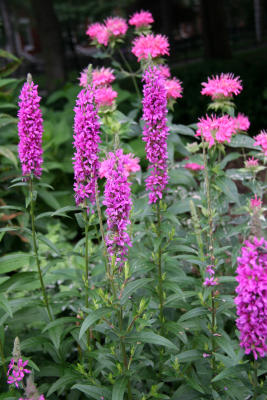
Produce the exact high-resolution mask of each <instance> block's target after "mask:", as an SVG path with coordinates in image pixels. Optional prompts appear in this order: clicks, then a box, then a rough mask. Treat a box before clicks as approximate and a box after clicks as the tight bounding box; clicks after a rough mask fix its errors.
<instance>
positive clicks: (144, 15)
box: [129, 10, 154, 28]
mask: <svg viewBox="0 0 267 400" xmlns="http://www.w3.org/2000/svg"><path fill="white" fill-rule="evenodd" d="M153 22H154V18H153V16H152V14H151V13H150V12H149V11H143V10H141V11H139V12H136V13H135V14H134V15H133V16H132V17H131V18H130V19H129V25H134V26H135V27H136V28H140V27H143V26H149V25H150V24H152V23H153Z"/></svg>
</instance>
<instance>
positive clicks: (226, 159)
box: [220, 152, 241, 169]
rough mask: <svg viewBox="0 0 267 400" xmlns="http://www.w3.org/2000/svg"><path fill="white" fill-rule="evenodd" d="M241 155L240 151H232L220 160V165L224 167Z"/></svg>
mask: <svg viewBox="0 0 267 400" xmlns="http://www.w3.org/2000/svg"><path fill="white" fill-rule="evenodd" d="M239 157H241V154H239V153H236V152H235V153H230V154H228V155H227V156H226V157H224V159H223V160H222V161H221V162H220V167H221V168H222V169H223V168H224V167H225V166H226V165H227V164H228V163H229V162H230V161H233V160H236V159H237V158H239Z"/></svg>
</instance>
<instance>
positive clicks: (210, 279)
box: [203, 265, 219, 286]
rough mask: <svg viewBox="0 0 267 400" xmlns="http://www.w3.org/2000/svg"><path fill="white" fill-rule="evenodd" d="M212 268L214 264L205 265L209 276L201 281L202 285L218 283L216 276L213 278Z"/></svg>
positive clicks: (215, 284)
mask: <svg viewBox="0 0 267 400" xmlns="http://www.w3.org/2000/svg"><path fill="white" fill-rule="evenodd" d="M214 268H215V267H214V265H208V266H207V268H206V272H207V274H208V275H209V277H206V278H205V280H204V282H203V285H204V286H217V285H218V284H219V282H218V278H214V274H215V271H214Z"/></svg>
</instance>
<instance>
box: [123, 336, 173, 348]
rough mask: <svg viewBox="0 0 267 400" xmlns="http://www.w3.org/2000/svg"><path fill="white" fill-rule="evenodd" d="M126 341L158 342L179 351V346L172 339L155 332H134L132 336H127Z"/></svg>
mask: <svg viewBox="0 0 267 400" xmlns="http://www.w3.org/2000/svg"><path fill="white" fill-rule="evenodd" d="M126 341H127V342H130V343H133V342H142V343H149V344H157V345H159V346H164V347H168V348H170V349H172V350H176V351H177V347H176V346H175V344H174V343H172V342H171V341H170V340H168V339H166V338H165V337H163V336H160V335H157V334H156V333H153V332H140V333H138V334H133V335H131V336H128V337H126Z"/></svg>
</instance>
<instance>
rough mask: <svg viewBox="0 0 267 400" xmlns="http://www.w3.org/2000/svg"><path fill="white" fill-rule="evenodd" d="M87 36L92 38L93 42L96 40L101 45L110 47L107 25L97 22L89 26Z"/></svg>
mask: <svg viewBox="0 0 267 400" xmlns="http://www.w3.org/2000/svg"><path fill="white" fill-rule="evenodd" d="M86 34H87V35H88V36H90V38H91V39H92V40H96V41H97V42H98V43H99V44H103V45H104V46H107V45H108V41H109V32H108V30H107V28H106V26H105V25H103V24H100V23H99V22H96V23H94V24H91V25H89V26H88V29H87V31H86Z"/></svg>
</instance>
